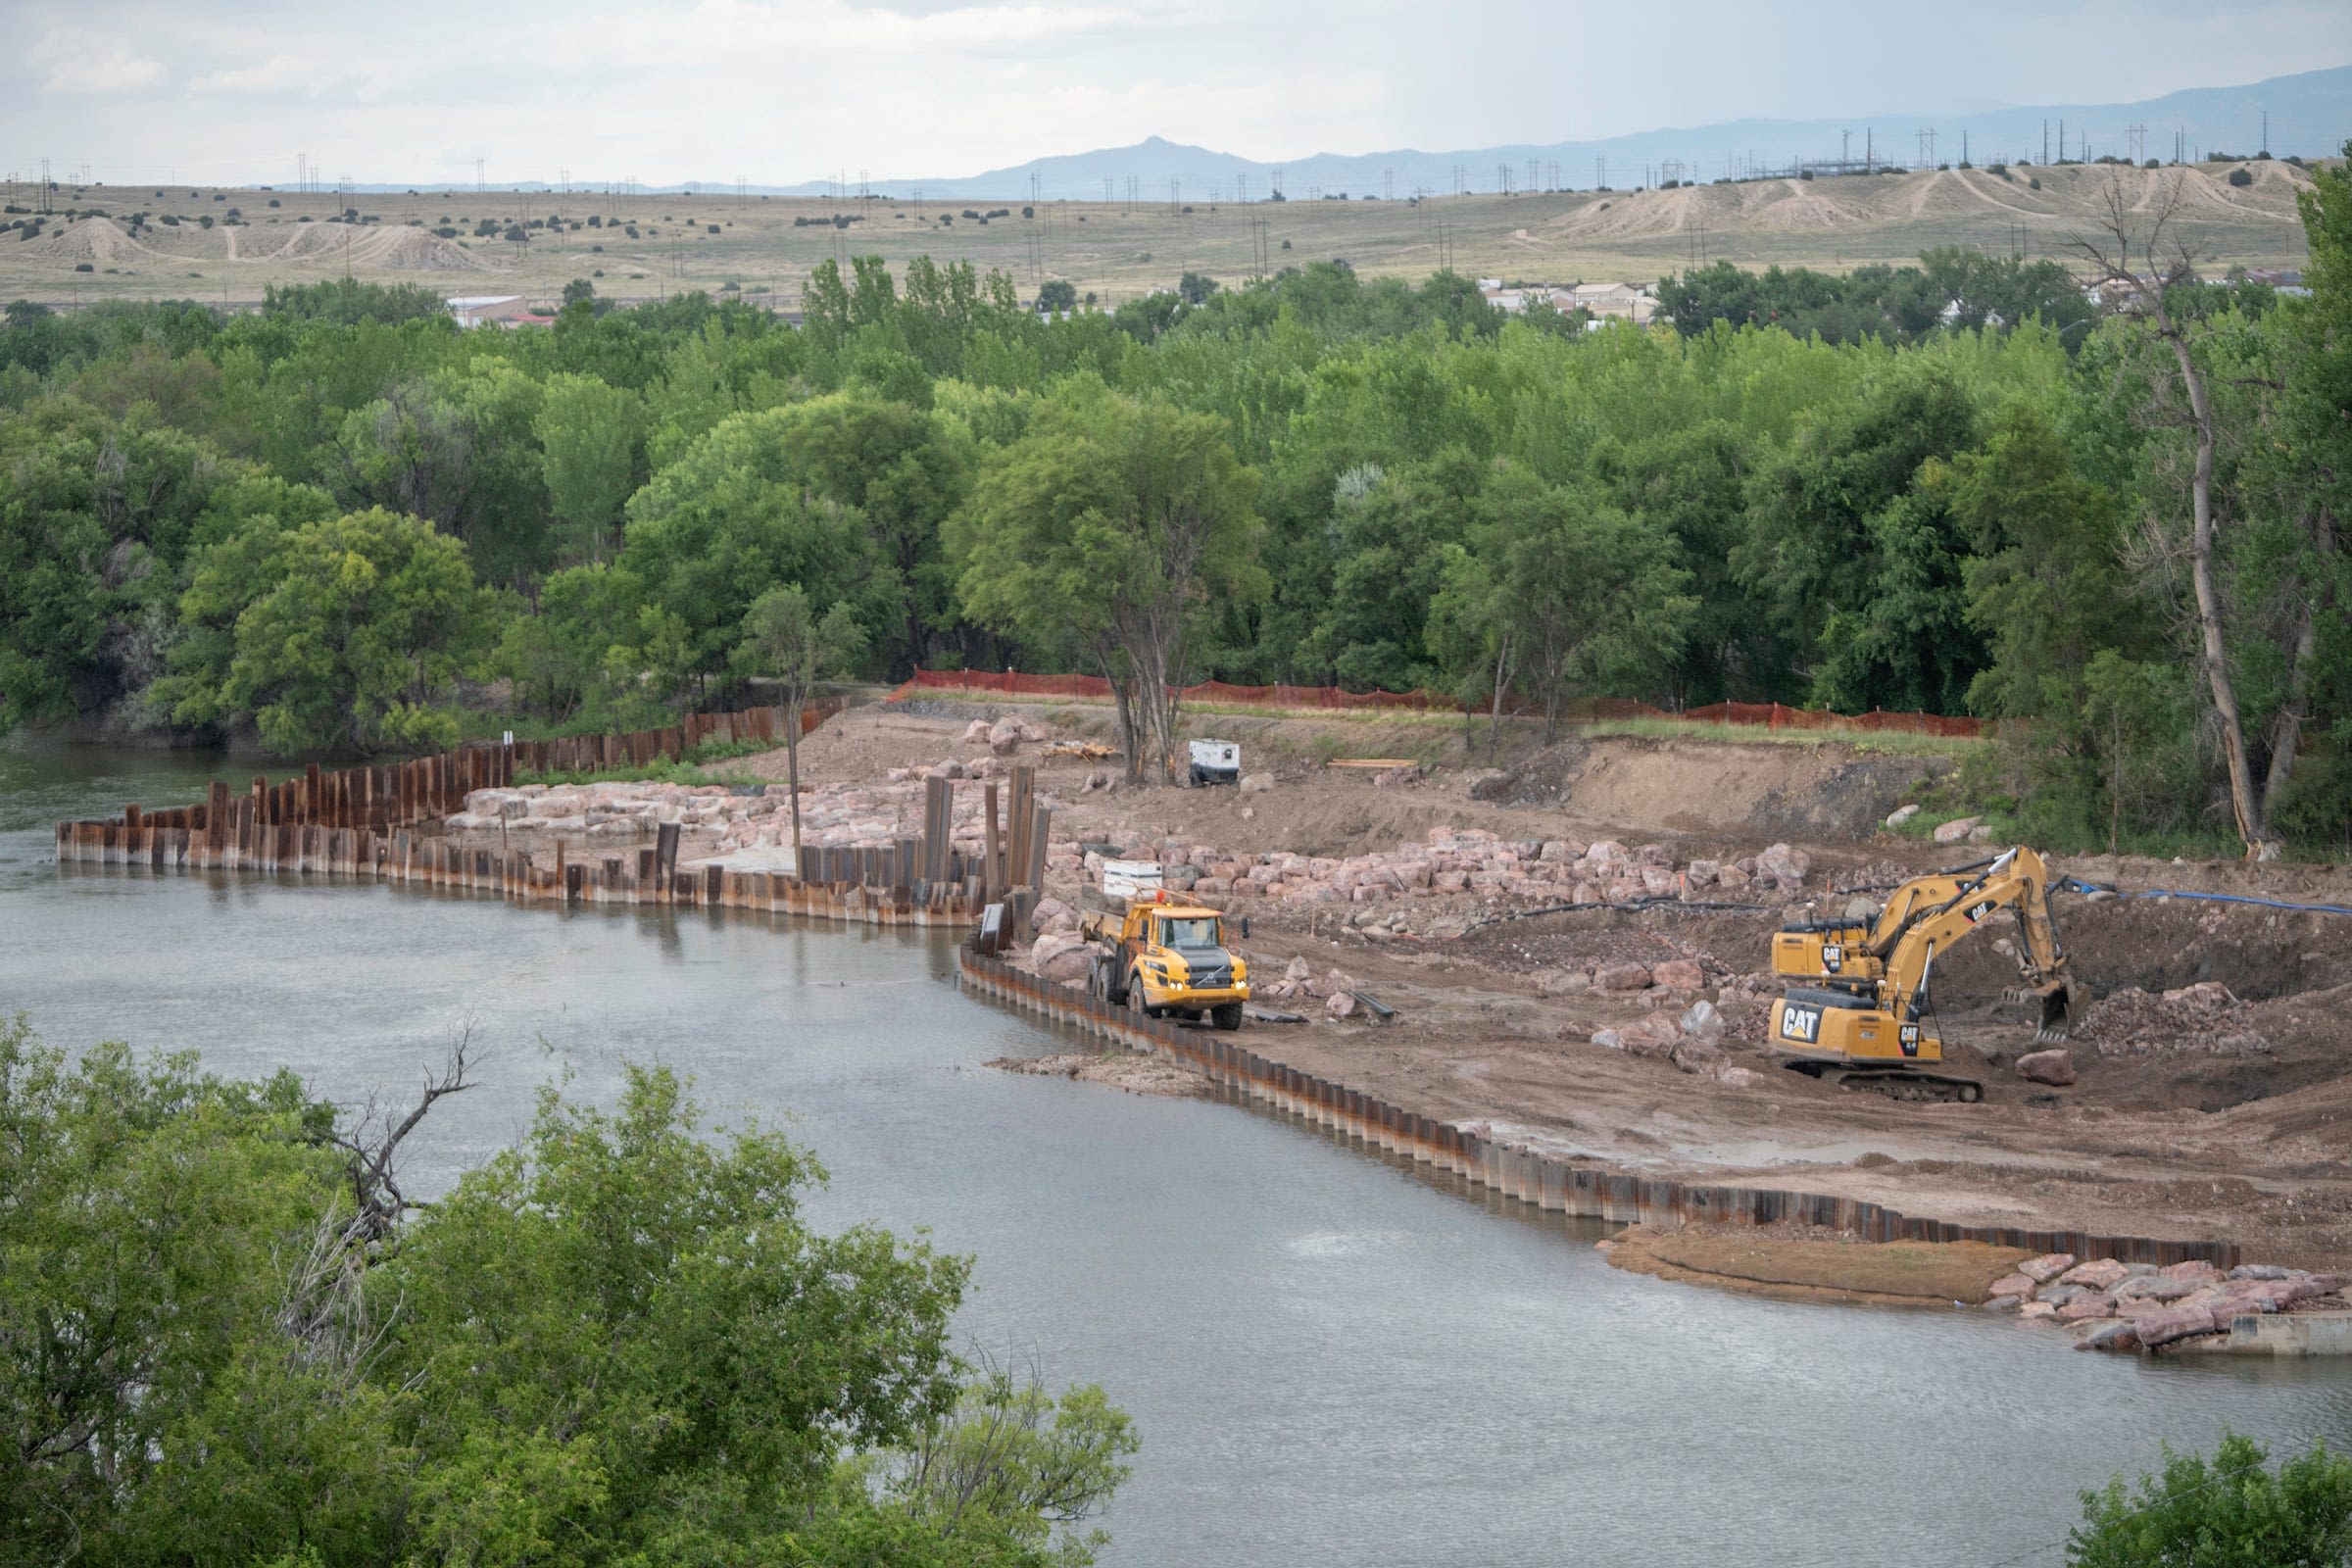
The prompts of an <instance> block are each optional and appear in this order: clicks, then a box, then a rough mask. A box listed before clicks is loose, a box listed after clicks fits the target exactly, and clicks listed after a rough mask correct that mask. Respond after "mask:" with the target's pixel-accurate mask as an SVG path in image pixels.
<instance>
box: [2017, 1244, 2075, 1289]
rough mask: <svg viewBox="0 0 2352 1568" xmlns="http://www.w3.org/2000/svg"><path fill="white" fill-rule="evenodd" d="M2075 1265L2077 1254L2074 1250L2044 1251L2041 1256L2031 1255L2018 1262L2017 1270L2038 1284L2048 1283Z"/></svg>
mask: <svg viewBox="0 0 2352 1568" xmlns="http://www.w3.org/2000/svg"><path fill="white" fill-rule="evenodd" d="M2074 1266H2075V1254H2074V1253H2072V1252H2044V1253H2042V1254H2041V1255H2040V1256H2039V1257H2029V1258H2027V1259H2026V1260H2025V1261H2024V1262H2023V1263H2020V1264H2018V1265H2017V1271H2018V1272H2019V1273H2020V1274H2023V1275H2024V1276H2025V1277H2026V1278H2028V1279H2030V1280H2032V1281H2033V1282H2034V1284H2036V1285H2047V1284H2049V1283H2050V1281H2052V1280H2054V1279H2056V1278H2057V1277H2058V1276H2059V1275H2061V1274H2063V1273H2065V1272H2066V1271H2067V1270H2068V1269H2070V1268H2073V1267H2074Z"/></svg>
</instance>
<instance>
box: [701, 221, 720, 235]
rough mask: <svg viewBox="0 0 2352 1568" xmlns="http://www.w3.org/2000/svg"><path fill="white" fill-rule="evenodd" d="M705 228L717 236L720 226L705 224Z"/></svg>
mask: <svg viewBox="0 0 2352 1568" xmlns="http://www.w3.org/2000/svg"><path fill="white" fill-rule="evenodd" d="M704 227H706V228H707V229H709V230H710V232H711V233H713V234H715V233H717V232H718V225H717V224H716V223H707V224H705V225H704Z"/></svg>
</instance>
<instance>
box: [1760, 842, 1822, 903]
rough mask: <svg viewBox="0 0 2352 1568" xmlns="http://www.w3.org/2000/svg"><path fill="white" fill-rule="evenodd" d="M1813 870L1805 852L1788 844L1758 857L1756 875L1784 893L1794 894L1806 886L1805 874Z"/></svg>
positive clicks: (1774, 847) (1773, 848)
mask: <svg viewBox="0 0 2352 1568" xmlns="http://www.w3.org/2000/svg"><path fill="white" fill-rule="evenodd" d="M1812 868H1813V861H1812V859H1811V858H1809V857H1807V856H1806V854H1805V852H1804V851H1802V850H1798V849H1791V848H1790V847H1789V846H1788V845H1786V844H1775V845H1774V846H1772V848H1770V849H1768V850H1766V851H1765V852H1764V853H1763V854H1761V855H1759V856H1757V857H1756V874H1757V875H1758V876H1760V877H1762V878H1764V879H1766V880H1768V881H1770V882H1771V883H1772V884H1773V885H1774V886H1776V887H1778V888H1780V889H1781V891H1783V892H1784V893H1793V892H1794V891H1796V890H1797V889H1798V888H1801V887H1803V886H1804V885H1805V873H1806V872H1807V871H1810V870H1811V869H1812Z"/></svg>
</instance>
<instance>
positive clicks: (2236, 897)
mask: <svg viewBox="0 0 2352 1568" xmlns="http://www.w3.org/2000/svg"><path fill="white" fill-rule="evenodd" d="M2058 885H2059V886H2060V887H2062V888H2064V889H2066V890H2067V891H2068V892H2069V893H2107V894H2112V895H2114V896H2115V897H2116V898H2119V899H2187V900H2189V901H2191V902H2192V903H2197V904H2251V905H2254V906H2256V907H2260V908H2265V909H2293V910H2296V911H2297V912H2299V913H2302V914H2352V909H2348V908H2346V907H2343V906H2342V905H2340V904H2289V903H2287V902H2286V901H2285V900H2283V899H2255V898H2248V897H2246V896H2245V895H2244V894H2240V893H2183V892H2180V891H2178V890H2176V889H2172V888H2150V889H2148V890H2147V891H2146V892H2144V893H2125V892H2123V891H2121V890H2119V889H2116V888H2103V887H2101V886H2099V885H2098V884H2097V883H2096V882H2085V881H2083V880H2082V878H2081V877H2079V876H2070V877H2068V878H2066V879H2065V880H2064V881H2062V882H2061V883H2059V884H2058Z"/></svg>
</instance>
